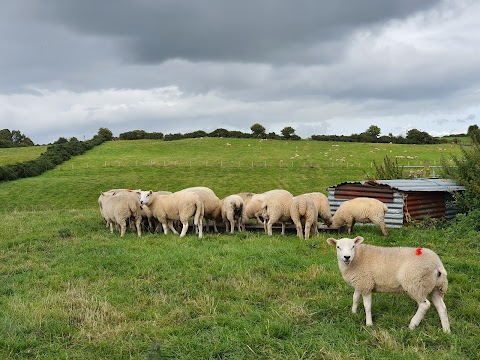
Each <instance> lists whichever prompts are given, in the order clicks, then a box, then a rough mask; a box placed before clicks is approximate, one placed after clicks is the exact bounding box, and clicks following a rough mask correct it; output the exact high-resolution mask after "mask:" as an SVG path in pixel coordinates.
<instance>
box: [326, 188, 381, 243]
mask: <svg viewBox="0 0 480 360" xmlns="http://www.w3.org/2000/svg"><path fill="white" fill-rule="evenodd" d="M387 211H388V208H387V205H385V204H384V203H383V202H381V201H380V200H377V199H373V198H367V197H358V198H355V199H351V200H347V201H344V202H343V203H342V204H341V205H340V206H339V207H338V209H337V211H335V214H334V215H333V218H332V225H330V228H332V229H339V228H341V227H342V226H344V225H346V226H347V227H348V234H349V235H350V234H351V233H352V229H353V225H355V223H356V222H360V223H373V224H375V225H378V226H380V229H381V230H382V233H383V235H384V236H388V231H387V227H386V226H385V213H386V212H387Z"/></svg>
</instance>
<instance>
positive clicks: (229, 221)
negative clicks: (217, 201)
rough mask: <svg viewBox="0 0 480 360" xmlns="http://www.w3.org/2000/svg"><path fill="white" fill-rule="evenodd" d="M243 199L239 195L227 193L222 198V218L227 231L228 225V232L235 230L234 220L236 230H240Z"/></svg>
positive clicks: (243, 207) (242, 215)
mask: <svg viewBox="0 0 480 360" xmlns="http://www.w3.org/2000/svg"><path fill="white" fill-rule="evenodd" d="M244 211H245V206H244V201H243V199H242V197H241V196H240V195H236V194H234V195H229V196H227V197H225V198H224V199H223V200H222V220H223V222H224V223H225V229H226V231H227V232H228V231H229V229H228V227H229V225H230V233H231V234H233V233H234V232H235V222H236V223H237V227H238V231H242V221H243V217H244Z"/></svg>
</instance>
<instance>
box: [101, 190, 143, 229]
mask: <svg viewBox="0 0 480 360" xmlns="http://www.w3.org/2000/svg"><path fill="white" fill-rule="evenodd" d="M98 203H99V206H100V213H101V214H102V216H103V218H104V220H105V221H106V223H107V226H109V227H110V231H111V232H112V233H113V226H114V225H118V226H119V227H120V237H123V236H124V235H125V232H126V229H127V221H129V220H130V218H133V219H134V221H135V226H136V229H137V234H138V237H140V236H142V229H141V222H142V215H141V213H140V201H139V199H138V196H137V194H136V193H133V192H124V191H120V192H118V193H116V192H115V191H113V192H102V193H101V194H100V197H99V199H98Z"/></svg>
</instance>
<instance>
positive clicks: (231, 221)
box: [230, 219, 235, 234]
mask: <svg viewBox="0 0 480 360" xmlns="http://www.w3.org/2000/svg"><path fill="white" fill-rule="evenodd" d="M233 233H235V220H233V219H232V220H230V234H233Z"/></svg>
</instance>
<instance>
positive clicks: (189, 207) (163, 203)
mask: <svg viewBox="0 0 480 360" xmlns="http://www.w3.org/2000/svg"><path fill="white" fill-rule="evenodd" d="M140 203H141V204H142V205H146V206H148V207H149V208H150V210H151V211H152V213H153V216H154V217H155V218H157V219H158V221H160V223H161V224H162V227H163V232H164V234H167V233H168V228H170V230H172V232H173V233H175V234H178V231H177V230H176V229H175V227H174V226H173V221H174V220H180V222H181V223H182V225H183V227H182V232H181V234H180V237H184V236H185V234H186V233H187V230H188V219H189V218H190V217H191V216H193V217H194V220H193V223H194V225H196V226H198V237H199V238H201V237H202V236H203V232H202V231H203V229H202V221H203V213H204V206H203V201H202V200H201V199H200V197H199V196H198V195H197V194H196V193H195V192H192V191H184V192H175V193H173V194H168V195H160V194H156V193H154V192H153V191H148V192H146V193H143V194H142V196H141V199H140Z"/></svg>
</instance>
